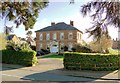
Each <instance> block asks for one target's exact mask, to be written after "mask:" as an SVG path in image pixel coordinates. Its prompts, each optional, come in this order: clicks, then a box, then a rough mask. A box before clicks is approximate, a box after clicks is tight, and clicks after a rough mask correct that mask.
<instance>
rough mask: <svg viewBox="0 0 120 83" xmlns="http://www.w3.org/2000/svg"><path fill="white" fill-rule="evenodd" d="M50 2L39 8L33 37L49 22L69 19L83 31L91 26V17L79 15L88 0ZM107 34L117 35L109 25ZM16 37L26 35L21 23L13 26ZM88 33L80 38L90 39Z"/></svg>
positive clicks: (67, 21) (10, 24)
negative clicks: (17, 26) (72, 2)
mask: <svg viewBox="0 0 120 83" xmlns="http://www.w3.org/2000/svg"><path fill="white" fill-rule="evenodd" d="M49 1H50V3H49V5H48V7H47V8H45V9H43V10H41V12H40V14H39V17H38V18H37V22H36V23H35V25H34V28H33V29H32V30H31V31H33V35H32V36H33V37H35V32H34V31H36V30H39V29H42V28H44V27H46V26H50V25H51V22H55V23H58V22H65V23H67V24H69V23H70V20H72V21H74V26H75V27H76V28H78V29H79V30H81V31H83V33H84V32H85V29H88V28H90V27H91V26H92V24H91V22H92V20H91V18H90V17H89V15H88V16H87V17H84V18H83V16H82V15H81V12H80V9H81V6H82V5H83V4H85V3H87V2H88V1H90V0H84V2H83V1H81V2H80V1H79V0H77V1H76V0H75V3H74V4H69V1H70V0H62V1H61V0H60V1H59V0H49ZM7 25H9V26H12V25H13V24H12V23H11V22H9V23H7ZM2 26H3V22H2V21H0V28H2V29H1V31H2V30H3V27H2ZM110 27H111V28H110V29H109V34H110V36H111V37H112V38H114V39H116V38H117V37H118V32H117V29H116V28H114V27H113V26H110ZM12 34H16V35H17V36H18V37H24V38H25V37H26V31H25V28H24V26H23V25H21V26H20V27H19V28H17V29H16V28H15V27H14V33H12ZM87 37H88V34H83V36H82V38H83V40H85V41H90V40H91V39H90V38H87Z"/></svg>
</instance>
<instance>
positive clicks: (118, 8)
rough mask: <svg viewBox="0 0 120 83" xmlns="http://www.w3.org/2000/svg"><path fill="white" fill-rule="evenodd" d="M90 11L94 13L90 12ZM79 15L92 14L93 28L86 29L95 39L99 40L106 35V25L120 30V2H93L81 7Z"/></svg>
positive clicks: (102, 0)
mask: <svg viewBox="0 0 120 83" xmlns="http://www.w3.org/2000/svg"><path fill="white" fill-rule="evenodd" d="M91 11H95V13H94V12H91ZM81 13H82V14H83V15H84V16H86V15H87V14H88V13H90V14H91V13H92V15H91V18H92V19H93V23H94V24H93V27H91V28H89V29H87V32H89V33H90V36H94V37H95V38H96V39H99V38H101V36H102V35H103V34H105V35H108V27H107V26H108V25H114V26H115V27H118V28H120V2H119V0H115V1H114V2H113V1H112V0H110V1H109V2H108V0H95V1H91V2H89V3H87V4H85V5H83V6H82V9H81Z"/></svg>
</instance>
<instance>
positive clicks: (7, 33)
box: [4, 26, 13, 35]
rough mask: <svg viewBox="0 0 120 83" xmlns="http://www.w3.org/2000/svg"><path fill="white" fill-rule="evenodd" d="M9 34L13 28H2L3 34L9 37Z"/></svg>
mask: <svg viewBox="0 0 120 83" xmlns="http://www.w3.org/2000/svg"><path fill="white" fill-rule="evenodd" d="M11 32H13V26H12V27H8V26H5V27H4V33H5V34H6V35H9V34H10V33H11Z"/></svg>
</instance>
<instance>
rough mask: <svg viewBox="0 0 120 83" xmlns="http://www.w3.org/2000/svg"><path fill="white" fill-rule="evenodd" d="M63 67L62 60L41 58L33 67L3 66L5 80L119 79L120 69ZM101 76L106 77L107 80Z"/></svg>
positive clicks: (90, 80)
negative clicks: (70, 68) (94, 69)
mask: <svg viewBox="0 0 120 83" xmlns="http://www.w3.org/2000/svg"><path fill="white" fill-rule="evenodd" d="M8 67H9V68H8ZM6 68H7V69H6ZM12 68H15V69H12ZM63 68H64V67H63V61H62V60H59V59H50V58H41V59H39V64H38V65H36V66H33V67H18V66H17V65H16V66H15V65H7V64H6V65H4V66H3V71H2V73H3V74H2V75H3V80H4V81H5V80H7V81H9V80H10V81H11V80H25V79H29V80H38V81H89V82H94V81H111V82H116V81H118V80H115V79H118V71H113V72H100V71H99V72H95V71H68V70H64V69H63ZM86 77H87V78H86ZM88 77H92V78H88ZM16 78H17V79H16ZM99 78H105V80H103V79H99ZM106 79H109V80H106ZM112 79H113V80H112Z"/></svg>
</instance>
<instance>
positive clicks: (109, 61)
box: [63, 53, 120, 71]
mask: <svg viewBox="0 0 120 83" xmlns="http://www.w3.org/2000/svg"><path fill="white" fill-rule="evenodd" d="M119 57H120V56H119V55H110V54H99V53H65V54H64V60H63V64H64V68H65V69H68V70H96V71H107V70H117V69H119V68H120V64H119V62H120V59H119Z"/></svg>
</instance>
